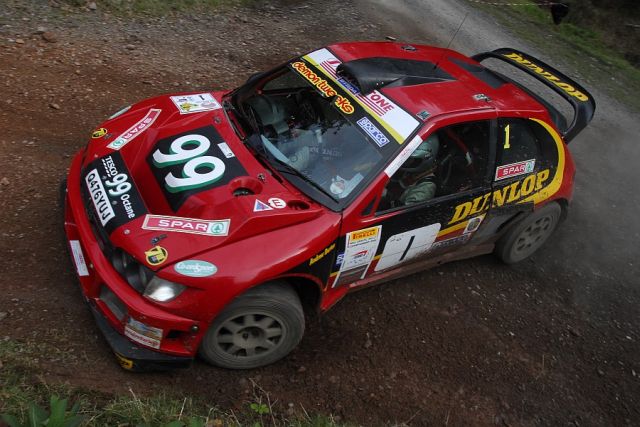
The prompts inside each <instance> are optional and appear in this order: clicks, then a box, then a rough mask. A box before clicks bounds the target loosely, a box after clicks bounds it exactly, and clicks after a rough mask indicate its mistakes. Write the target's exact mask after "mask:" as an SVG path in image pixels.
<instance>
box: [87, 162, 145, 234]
mask: <svg viewBox="0 0 640 427" xmlns="http://www.w3.org/2000/svg"><path fill="white" fill-rule="evenodd" d="M87 171H88V172H86V175H85V183H86V186H87V190H88V191H89V195H90V197H91V200H92V201H93V206H94V208H95V211H96V213H97V214H98V215H97V216H98V219H99V220H100V223H101V224H102V226H103V227H105V229H106V230H107V232H109V233H111V232H112V231H113V230H114V229H115V228H117V227H119V226H121V225H122V224H124V223H127V222H129V221H131V220H133V219H135V218H137V217H139V216H141V215H144V214H145V213H146V209H145V206H144V203H143V202H142V198H141V197H140V193H138V190H137V189H136V187H135V186H134V185H133V184H132V183H131V181H130V179H129V171H128V170H127V167H126V165H125V164H124V161H123V160H122V157H120V154H119V153H113V154H110V155H108V156H105V157H102V158H100V159H98V160H96V161H94V162H92V163H91V164H90V165H89V166H87Z"/></svg>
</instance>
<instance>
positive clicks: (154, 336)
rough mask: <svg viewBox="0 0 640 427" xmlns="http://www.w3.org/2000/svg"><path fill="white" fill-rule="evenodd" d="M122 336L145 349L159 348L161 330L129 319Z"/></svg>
mask: <svg viewBox="0 0 640 427" xmlns="http://www.w3.org/2000/svg"><path fill="white" fill-rule="evenodd" d="M124 334H125V336H127V337H129V338H130V339H131V340H132V341H135V342H137V343H140V344H142V345H146V346H147V347H152V348H160V341H161V340H162V329H160V328H155V327H153V326H149V325H145V324H144V323H142V322H139V321H137V320H135V319H134V318H132V317H130V318H129V320H128V321H127V324H126V325H125V326H124Z"/></svg>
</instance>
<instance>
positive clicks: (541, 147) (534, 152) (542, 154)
mask: <svg viewBox="0 0 640 427" xmlns="http://www.w3.org/2000/svg"><path fill="white" fill-rule="evenodd" d="M498 123H499V138H498V156H497V165H496V166H497V167H496V171H495V180H496V181H500V180H502V179H507V178H513V177H517V176H521V175H524V174H528V173H531V172H534V171H538V170H542V169H546V168H554V167H555V166H556V164H555V163H556V159H557V154H556V151H557V147H556V142H555V140H554V139H553V136H552V135H551V134H550V133H549V132H548V131H547V130H546V129H545V128H544V127H543V126H542V125H540V124H539V123H537V122H536V121H534V120H529V119H516V118H513V119H500V120H499V122H498Z"/></svg>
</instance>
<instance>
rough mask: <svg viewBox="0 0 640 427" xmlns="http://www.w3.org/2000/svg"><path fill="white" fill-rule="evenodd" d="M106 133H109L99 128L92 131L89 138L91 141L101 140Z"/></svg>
mask: <svg viewBox="0 0 640 427" xmlns="http://www.w3.org/2000/svg"><path fill="white" fill-rule="evenodd" d="M107 133H109V131H108V130H107V129H106V128H99V129H96V130H94V131H93V133H92V134H91V138H92V139H98V138H102V137H103V136H105V135H106V134H107Z"/></svg>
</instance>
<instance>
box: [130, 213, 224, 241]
mask: <svg viewBox="0 0 640 427" xmlns="http://www.w3.org/2000/svg"><path fill="white" fill-rule="evenodd" d="M230 222H231V220H229V219H223V220H203V219H194V218H180V217H176V216H163V215H147V216H145V218H144V223H143V224H142V228H143V229H145V230H161V231H175V232H178V233H190V234H202V235H205V236H226V235H227V234H229V223H230Z"/></svg>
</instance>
